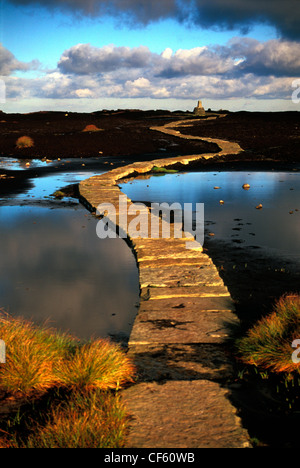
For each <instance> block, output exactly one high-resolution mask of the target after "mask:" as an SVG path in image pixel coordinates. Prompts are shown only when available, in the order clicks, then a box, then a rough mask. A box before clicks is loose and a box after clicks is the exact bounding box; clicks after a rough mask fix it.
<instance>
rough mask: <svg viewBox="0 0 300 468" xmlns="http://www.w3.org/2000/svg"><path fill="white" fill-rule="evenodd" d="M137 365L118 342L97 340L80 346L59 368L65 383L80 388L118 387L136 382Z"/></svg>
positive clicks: (66, 385) (101, 388)
mask: <svg viewBox="0 0 300 468" xmlns="http://www.w3.org/2000/svg"><path fill="white" fill-rule="evenodd" d="M133 374H134V367H133V365H132V363H131V361H130V360H129V359H128V358H127V356H126V355H125V354H124V353H123V352H121V349H120V348H119V346H118V345H115V344H112V343H110V342H108V341H105V340H96V341H93V342H91V343H87V344H85V345H83V346H80V347H77V349H76V350H75V353H74V355H73V356H72V359H68V360H65V361H64V362H63V363H62V364H61V365H60V366H59V369H58V370H57V376H58V378H59V380H60V382H61V385H62V386H65V387H67V388H71V389H76V390H80V391H83V390H87V391H91V390H96V389H98V390H108V389H118V388H120V387H121V386H122V385H123V384H125V383H126V382H130V381H132V377H133Z"/></svg>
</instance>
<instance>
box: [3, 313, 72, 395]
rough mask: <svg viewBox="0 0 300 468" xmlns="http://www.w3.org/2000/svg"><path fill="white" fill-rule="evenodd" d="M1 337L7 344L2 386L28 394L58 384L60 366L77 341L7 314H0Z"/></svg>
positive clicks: (8, 389) (7, 390) (13, 391)
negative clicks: (58, 368) (57, 371)
mask: <svg viewBox="0 0 300 468" xmlns="http://www.w3.org/2000/svg"><path fill="white" fill-rule="evenodd" d="M0 337H1V339H2V340H3V341H4V342H5V345H6V363H5V364H3V365H0V388H1V389H2V390H4V391H6V392H10V393H17V392H18V393H19V392H20V393H22V394H24V395H27V396H29V395H30V394H31V393H33V392H44V391H46V390H48V389H49V388H51V387H53V386H57V385H59V383H60V382H59V379H58V377H57V374H56V370H57V367H58V366H59V365H61V364H62V363H63V360H64V359H65V358H66V357H67V354H68V353H69V352H70V349H71V348H72V347H74V345H75V342H74V341H73V340H72V339H71V338H70V337H67V336H66V335H61V334H58V333H54V332H52V331H51V330H47V329H44V328H38V327H36V326H34V325H33V324H32V323H31V322H29V321H26V320H23V319H20V318H11V317H8V316H7V315H5V314H2V315H0Z"/></svg>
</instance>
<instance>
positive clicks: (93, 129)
mask: <svg viewBox="0 0 300 468" xmlns="http://www.w3.org/2000/svg"><path fill="white" fill-rule="evenodd" d="M82 131H83V132H101V131H102V129H101V128H98V127H97V126H96V125H87V126H86V127H85V128H84V129H83V130H82Z"/></svg>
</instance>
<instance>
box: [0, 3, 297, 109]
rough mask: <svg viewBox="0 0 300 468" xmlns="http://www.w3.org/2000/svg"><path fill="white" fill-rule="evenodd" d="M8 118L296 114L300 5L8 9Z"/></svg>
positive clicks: (4, 17)
mask: <svg viewBox="0 0 300 468" xmlns="http://www.w3.org/2000/svg"><path fill="white" fill-rule="evenodd" d="M0 5H1V10H0V11H1V36H0V42H1V44H0V79H1V80H2V82H4V83H5V87H6V102H5V103H2V104H1V108H2V109H3V110H4V111H5V112H30V111H36V110H67V109H68V110H69V111H78V112H90V111H93V110H97V109H101V108H111V109H113V108H129V107H131V108H140V109H150V108H151V109H158V108H163V109H170V110H175V109H181V110H192V108H193V107H194V105H195V101H197V100H198V99H201V100H202V101H203V103H204V105H205V107H206V108H208V107H211V108H214V109H216V110H217V109H220V108H227V109H229V110H270V111H276V110H277V111H281V110H282V111H284V110H299V109H298V106H297V105H296V104H295V103H293V102H292V99H291V96H292V92H293V87H292V86H293V82H294V80H296V79H299V78H300V54H299V50H300V48H299V45H300V28H299V27H298V26H297V25H298V20H299V17H300V5H299V1H298V0H287V1H286V2H282V1H281V0H264V1H263V0H260V1H258V0H252V1H250V0H243V1H242V0H209V1H208V0H186V1H184V2H183V1H181V0H160V1H156V0H155V1H149V0H148V1H147V2H145V1H144V2H141V1H138V0H111V1H108V0H85V1H83V0H36V1H34V0H1V3H0Z"/></svg>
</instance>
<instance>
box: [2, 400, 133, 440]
mask: <svg viewBox="0 0 300 468" xmlns="http://www.w3.org/2000/svg"><path fill="white" fill-rule="evenodd" d="M127 426H128V418H127V415H126V411H125V408H124V405H123V404H122V402H121V399H120V396H119V395H117V396H115V395H113V394H110V393H103V392H101V391H96V392H93V393H89V394H81V393H80V392H75V393H73V394H71V395H70V396H69V397H68V399H66V400H64V401H61V402H60V403H59V404H57V403H56V404H52V405H50V407H49V408H48V411H47V414H46V417H45V420H42V421H40V422H38V423H37V422H36V421H34V420H30V419H29V421H28V429H29V431H28V432H29V434H28V436H27V437H26V438H24V437H14V438H12V440H11V441H10V445H9V447H10V448H122V447H123V445H124V441H125V437H124V436H125V434H126V433H127ZM4 444H5V439H4ZM6 444H7V442H6ZM4 448H5V446H4Z"/></svg>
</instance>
